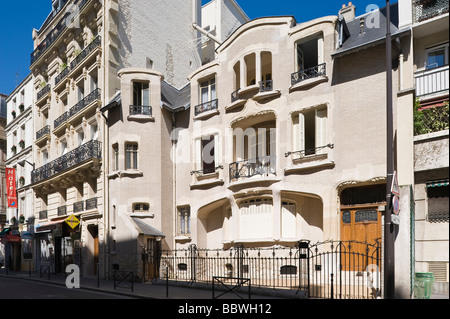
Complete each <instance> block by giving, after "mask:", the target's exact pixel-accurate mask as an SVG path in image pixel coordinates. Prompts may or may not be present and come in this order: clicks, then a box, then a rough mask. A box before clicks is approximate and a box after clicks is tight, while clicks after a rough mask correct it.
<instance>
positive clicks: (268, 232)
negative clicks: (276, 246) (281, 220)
mask: <svg viewBox="0 0 450 319" xmlns="http://www.w3.org/2000/svg"><path fill="white" fill-rule="evenodd" d="M272 225H273V202H272V199H268V198H263V199H251V200H247V201H244V202H242V204H241V207H240V211H239V226H240V238H241V239H261V238H270V237H272V236H273V228H272Z"/></svg>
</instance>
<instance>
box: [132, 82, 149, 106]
mask: <svg viewBox="0 0 450 319" xmlns="http://www.w3.org/2000/svg"><path fill="white" fill-rule="evenodd" d="M131 87H132V95H131V99H132V101H131V102H132V104H131V105H133V106H150V104H151V103H150V82H149V81H138V80H136V81H133V82H132V84H131ZM146 95H147V97H146ZM146 103H147V104H148V105H146Z"/></svg>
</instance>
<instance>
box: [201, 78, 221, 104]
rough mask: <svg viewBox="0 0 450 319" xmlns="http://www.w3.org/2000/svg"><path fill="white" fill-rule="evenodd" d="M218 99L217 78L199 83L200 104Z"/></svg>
mask: <svg viewBox="0 0 450 319" xmlns="http://www.w3.org/2000/svg"><path fill="white" fill-rule="evenodd" d="M215 99H217V83H216V77H215V76H214V77H211V78H209V79H206V80H201V81H199V103H200V104H204V103H208V102H211V101H214V100H215Z"/></svg>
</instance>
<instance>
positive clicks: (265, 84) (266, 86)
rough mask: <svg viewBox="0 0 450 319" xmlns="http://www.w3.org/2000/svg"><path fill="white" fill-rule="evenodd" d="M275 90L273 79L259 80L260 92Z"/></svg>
mask: <svg viewBox="0 0 450 319" xmlns="http://www.w3.org/2000/svg"><path fill="white" fill-rule="evenodd" d="M272 90H273V80H268V81H261V82H259V92H261V93H262V92H267V91H272Z"/></svg>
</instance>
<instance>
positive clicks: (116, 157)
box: [112, 144, 119, 171]
mask: <svg viewBox="0 0 450 319" xmlns="http://www.w3.org/2000/svg"><path fill="white" fill-rule="evenodd" d="M112 148H113V163H112V167H113V170H114V171H118V170H119V145H118V144H114V145H113V146H112Z"/></svg>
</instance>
